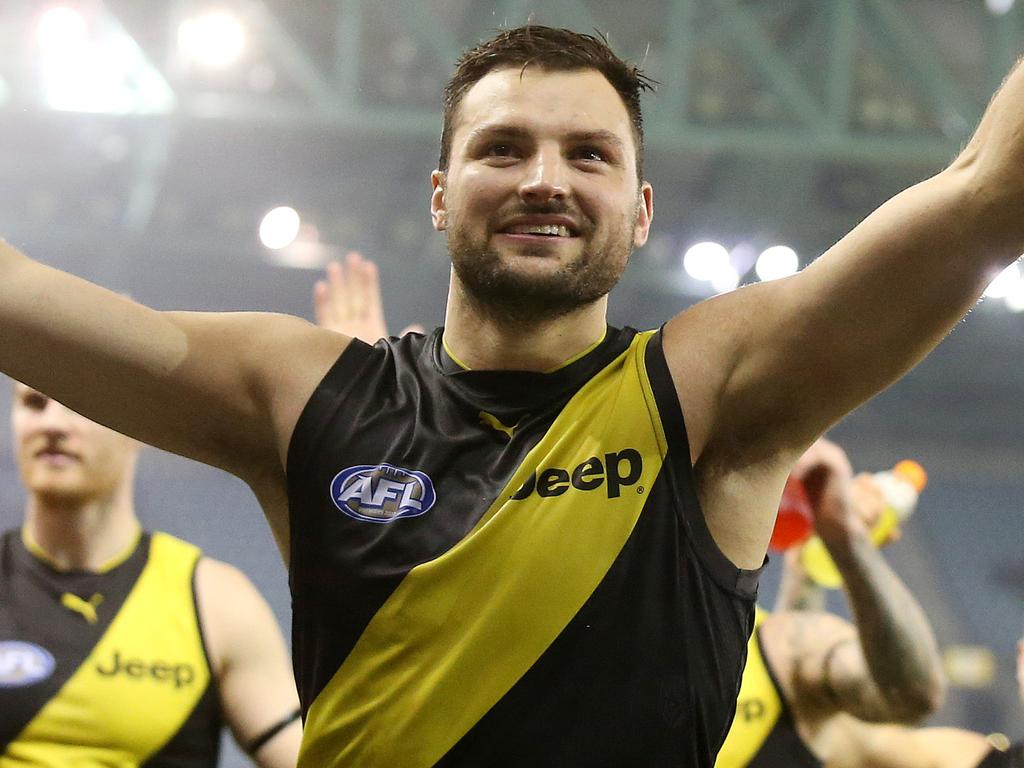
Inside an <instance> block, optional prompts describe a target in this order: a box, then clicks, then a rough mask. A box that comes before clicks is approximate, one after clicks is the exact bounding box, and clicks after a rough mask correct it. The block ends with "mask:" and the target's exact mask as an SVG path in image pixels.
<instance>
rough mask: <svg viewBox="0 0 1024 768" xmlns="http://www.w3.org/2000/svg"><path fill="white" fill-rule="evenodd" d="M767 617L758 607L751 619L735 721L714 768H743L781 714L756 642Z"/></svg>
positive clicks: (777, 698) (770, 679)
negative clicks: (751, 626) (751, 623)
mask: <svg viewBox="0 0 1024 768" xmlns="http://www.w3.org/2000/svg"><path fill="white" fill-rule="evenodd" d="M768 616H769V614H768V613H767V612H765V611H763V610H761V608H760V607H758V609H757V613H756V615H755V619H754V632H753V633H751V635H750V640H749V641H748V643H747V666H746V667H744V668H743V681H742V683H740V694H739V697H738V698H737V699H736V717H735V718H734V719H733V721H732V727H731V728H730V729H729V735H728V736H726V737H725V744H723V745H722V749H721V751H720V752H719V753H718V761H717V762H716V763H715V768H743V767H744V766H745V765H747V764H748V763H749V762H750V761H751V760H753V759H754V756H755V755H756V754H757V752H758V750H760V749H761V746H762V745H763V744H764V742H765V739H767V738H768V735H769V734H770V733H771V732H772V729H773V728H774V727H775V723H776V722H778V719H779V716H780V715H781V714H782V699H781V698H780V697H779V692H778V690H777V689H776V688H775V683H774V681H773V680H772V677H771V674H769V672H768V666H767V664H766V663H765V660H764V656H763V655H762V654H761V645H760V644H759V643H758V642H757V627H760V626H761V623H762V622H763V621H764V620H765V619H766V618H768Z"/></svg>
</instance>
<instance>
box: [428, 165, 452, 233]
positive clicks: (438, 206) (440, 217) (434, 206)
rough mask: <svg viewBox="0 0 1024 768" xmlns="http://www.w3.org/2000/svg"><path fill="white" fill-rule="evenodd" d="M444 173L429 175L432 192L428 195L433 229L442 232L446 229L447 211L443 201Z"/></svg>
mask: <svg viewBox="0 0 1024 768" xmlns="http://www.w3.org/2000/svg"><path fill="white" fill-rule="evenodd" d="M444 185H445V178H444V171H434V172H433V173H431V174H430V186H431V187H432V189H433V191H432V192H431V193H430V219H431V221H432V222H433V224H434V229H436V230H437V231H438V232H443V231H444V230H445V229H447V228H448V209H447V207H446V206H445V200H444Z"/></svg>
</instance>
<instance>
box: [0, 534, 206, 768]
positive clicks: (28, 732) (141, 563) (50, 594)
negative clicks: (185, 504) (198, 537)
mask: <svg viewBox="0 0 1024 768" xmlns="http://www.w3.org/2000/svg"><path fill="white" fill-rule="evenodd" d="M30 547H31V542H28V541H26V540H24V539H23V536H22V533H21V532H20V531H9V532H7V533H6V534H4V536H3V538H2V539H0V713H2V715H0V768H7V766H12V768H13V766H19V768H21V767H23V766H40V767H42V766H47V767H49V766H70V765H75V766H101V765H102V766H112V767H113V768H133V767H135V766H146V768H207V767H208V766H214V765H216V763H217V755H218V751H219V744H220V727H221V716H220V710H219V705H218V703H217V697H216V692H215V689H214V686H212V685H211V675H210V667H209V662H208V660H207V656H206V651H205V648H204V645H203V639H202V636H201V632H200V627H199V620H198V618H197V611H196V604H195V597H194V594H195V593H194V585H193V579H194V574H195V568H196V563H197V562H198V560H199V556H200V552H199V550H198V549H197V548H196V547H194V546H193V545H191V544H187V543H185V542H183V541H179V540H178V539H175V538H173V537H171V536H168V535H167V534H161V533H154V534H152V535H150V534H142V536H141V537H140V539H139V541H138V543H137V544H136V545H135V546H133V547H132V548H131V549H130V550H129V551H128V552H127V553H126V554H125V555H124V556H123V557H122V558H119V559H118V560H117V561H115V562H112V563H110V564H108V565H107V567H105V568H104V569H103V570H102V572H100V573H85V572H73V571H72V572H63V571H58V570H56V569H54V568H52V567H51V566H50V564H49V563H47V562H46V561H45V560H44V559H43V558H44V556H43V555H42V554H41V553H34V552H33V551H30Z"/></svg>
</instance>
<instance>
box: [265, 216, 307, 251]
mask: <svg viewBox="0 0 1024 768" xmlns="http://www.w3.org/2000/svg"><path fill="white" fill-rule="evenodd" d="M301 224H302V219H301V218H300V217H299V212H298V211H296V210H295V209H294V208H291V207H289V206H287V205H280V206H278V207H277V208H274V209H273V210H270V211H267V213H266V215H265V216H264V217H263V221H261V222H260V242H262V243H263V244H264V245H265V246H267V248H270V249H271V250H278V249H280V248H284V247H285V246H287V245H291V244H292V243H293V242H294V241H295V238H296V237H298V234H299V227H300V226H301Z"/></svg>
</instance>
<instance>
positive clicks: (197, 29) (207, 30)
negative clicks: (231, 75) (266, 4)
mask: <svg viewBox="0 0 1024 768" xmlns="http://www.w3.org/2000/svg"><path fill="white" fill-rule="evenodd" d="M178 50H180V51H181V53H182V54H183V55H184V56H185V57H186V58H188V59H190V60H192V61H194V62H195V63H197V64H201V65H203V66H206V67H212V68H216V69H220V68H223V67H228V66H230V65H232V64H234V63H235V62H236V61H238V60H239V59H240V58H241V56H242V52H243V51H244V50H245V29H244V28H243V27H242V22H241V21H239V20H238V18H237V17H235V16H233V15H232V14H230V13H227V12H225V11H207V12H206V13H204V14H202V15H200V16H195V17H193V18H190V19H185V20H184V21H183V22H181V25H180V26H179V27H178Z"/></svg>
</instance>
